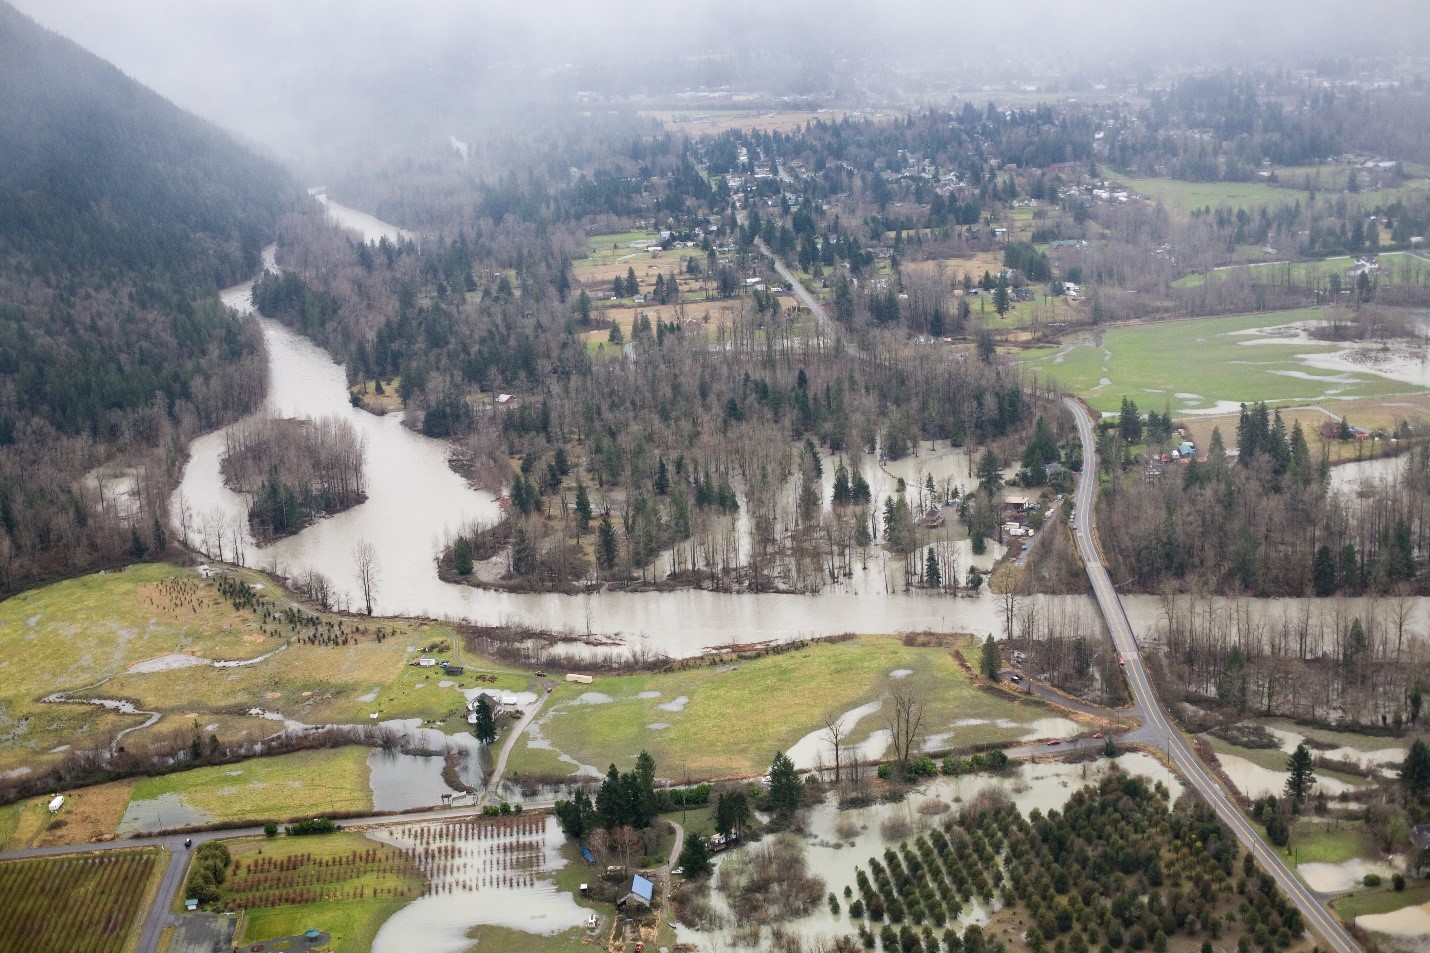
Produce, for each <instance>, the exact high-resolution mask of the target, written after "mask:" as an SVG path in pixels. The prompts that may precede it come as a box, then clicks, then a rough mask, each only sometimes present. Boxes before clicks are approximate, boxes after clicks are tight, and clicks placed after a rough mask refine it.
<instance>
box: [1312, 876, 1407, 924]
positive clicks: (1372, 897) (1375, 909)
mask: <svg viewBox="0 0 1430 953" xmlns="http://www.w3.org/2000/svg"><path fill="white" fill-rule="evenodd" d="M1421 903H1430V884H1423V885H1419V886H1415V887H1406V888H1405V889H1404V890H1401V891H1399V892H1397V891H1395V890H1393V889H1391V888H1389V887H1382V888H1378V889H1375V890H1357V891H1356V892H1355V893H1352V894H1348V895H1346V896H1344V897H1340V898H1339V899H1336V900H1332V901H1331V909H1333V910H1335V911H1336V913H1338V914H1340V917H1341V919H1342V920H1344V921H1345V922H1346V923H1350V922H1351V921H1353V920H1355V918H1356V917H1359V916H1365V915H1366V914H1370V913H1393V912H1394V911H1396V910H1403V909H1405V908H1406V907H1412V906H1415V905H1416V904H1421Z"/></svg>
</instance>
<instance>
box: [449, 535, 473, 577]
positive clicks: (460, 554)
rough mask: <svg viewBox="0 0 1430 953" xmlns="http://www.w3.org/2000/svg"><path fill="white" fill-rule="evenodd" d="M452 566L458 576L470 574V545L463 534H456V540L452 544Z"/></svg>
mask: <svg viewBox="0 0 1430 953" xmlns="http://www.w3.org/2000/svg"><path fill="white" fill-rule="evenodd" d="M452 567H453V568H454V569H456V570H457V575H459V576H470V575H471V574H472V547H471V544H470V543H468V542H467V537H465V536H458V537H457V542H456V543H454V544H453V545H452Z"/></svg>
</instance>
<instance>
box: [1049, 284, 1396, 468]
mask: <svg viewBox="0 0 1430 953" xmlns="http://www.w3.org/2000/svg"><path fill="white" fill-rule="evenodd" d="M1330 314H1331V311H1330V309H1327V308H1306V309H1301V310H1297V311H1276V312H1267V313H1264V314H1249V315H1233V316H1231V317H1220V318H1205V319H1192V320H1178V321H1165V322H1158V323H1155V324H1142V325H1135V326H1132V325H1127V326H1119V327H1114V328H1110V329H1108V330H1106V331H1103V332H1101V333H1083V334H1079V335H1076V336H1075V337H1071V338H1069V339H1068V340H1066V341H1064V342H1063V344H1062V345H1061V346H1060V347H1057V348H1035V349H1030V350H1027V351H1025V352H1023V356H1022V360H1023V363H1024V365H1025V366H1026V367H1027V368H1028V369H1029V370H1032V371H1034V372H1035V373H1037V374H1038V375H1039V376H1042V377H1046V378H1051V379H1052V380H1054V381H1056V382H1057V383H1058V384H1060V385H1061V386H1063V387H1064V388H1066V389H1067V390H1069V391H1071V392H1072V393H1075V394H1079V395H1081V396H1083V397H1084V398H1086V399H1087V401H1088V402H1089V404H1091V405H1092V407H1093V408H1094V409H1096V410H1100V411H1104V412H1115V411H1116V410H1117V409H1118V408H1119V407H1120V406H1121V402H1122V398H1123V396H1127V397H1130V398H1132V399H1133V400H1134V401H1136V403H1137V405H1138V407H1139V408H1142V409H1144V410H1146V409H1160V408H1161V407H1162V406H1163V405H1164V404H1167V405H1169V406H1170V407H1171V409H1172V412H1173V413H1176V414H1208V413H1221V414H1235V413H1236V411H1237V406H1238V405H1239V404H1240V403H1242V402H1252V401H1258V400H1264V401H1267V402H1268V403H1275V404H1305V403H1317V402H1326V401H1330V402H1332V406H1333V407H1334V406H1336V405H1338V404H1340V403H1341V402H1343V401H1346V400H1350V399H1357V398H1385V397H1390V396H1391V395H1404V394H1420V393H1424V388H1423V387H1417V386H1414V385H1412V384H1407V383H1402V382H1398V381H1394V380H1389V379H1387V378H1385V377H1381V376H1378V375H1374V374H1370V373H1366V372H1361V371H1353V370H1349V369H1336V370H1324V369H1320V368H1317V367H1314V366H1312V364H1311V363H1310V361H1309V360H1308V359H1307V358H1309V357H1314V356H1317V355H1330V354H1333V353H1335V352H1338V351H1342V350H1345V348H1346V345H1344V344H1331V343H1322V342H1319V341H1307V342H1298V341H1293V340H1288V341H1286V342H1285V343H1282V342H1281V341H1279V340H1272V339H1258V338H1257V337H1256V336H1254V335H1247V334H1242V333H1239V332H1246V331H1251V330H1253V329H1256V328H1272V327H1278V326H1282V325H1286V324H1291V323H1294V322H1300V321H1321V320H1325V319H1327V318H1328V317H1329V316H1330ZM1222 436H1223V438H1224V439H1228V440H1231V439H1234V435H1233V436H1229V435H1228V433H1227V431H1225V430H1223V432H1222Z"/></svg>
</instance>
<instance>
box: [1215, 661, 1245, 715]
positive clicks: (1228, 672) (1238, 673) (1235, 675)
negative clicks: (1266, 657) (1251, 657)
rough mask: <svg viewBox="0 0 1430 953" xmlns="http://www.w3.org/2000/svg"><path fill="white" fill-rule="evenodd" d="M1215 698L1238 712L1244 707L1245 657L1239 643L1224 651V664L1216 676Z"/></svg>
mask: <svg viewBox="0 0 1430 953" xmlns="http://www.w3.org/2000/svg"><path fill="white" fill-rule="evenodd" d="M1217 698H1218V700H1220V701H1221V703H1222V704H1224V705H1230V706H1231V707H1232V708H1233V709H1235V710H1236V711H1238V712H1240V711H1244V710H1245V709H1246V657H1245V656H1244V655H1242V654H1241V646H1239V645H1233V646H1232V647H1231V650H1230V651H1229V652H1227V653H1226V664H1225V665H1223V666H1222V670H1221V675H1220V676H1219V677H1218V678H1217Z"/></svg>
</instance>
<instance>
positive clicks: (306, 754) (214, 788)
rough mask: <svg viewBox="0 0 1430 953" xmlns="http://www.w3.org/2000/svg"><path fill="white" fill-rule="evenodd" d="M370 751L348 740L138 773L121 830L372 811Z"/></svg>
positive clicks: (290, 818)
mask: <svg viewBox="0 0 1430 953" xmlns="http://www.w3.org/2000/svg"><path fill="white" fill-rule="evenodd" d="M370 752H371V749H370V748H366V747H359V746H357V745H350V746H348V747H344V748H327V749H322V750H316V751H298V752H294V753H293V754H285V755H278V756H277V757H272V758H253V759H251V760H248V761H243V762H239V763H238V764H225V765H214V766H211V767H203V768H194V769H192V770H190V771H179V772H176V773H174V774H166V775H163V776H161V777H157V778H143V779H141V780H140V781H139V782H138V783H137V784H135V785H134V792H133V795H132V797H131V799H130V802H129V807H128V809H127V811H126V814H125V823H124V825H123V830H122V832H127V831H128V830H129V829H134V828H136V827H139V825H140V824H141V821H147V820H148V819H150V818H157V819H158V823H153V822H149V823H145V824H144V825H143V827H142V829H154V828H159V829H162V828H164V827H178V826H181V825H188V824H203V823H222V822H260V821H269V820H275V821H283V820H292V819H295V818H296V819H301V818H305V817H316V816H320V815H327V814H335V813H346V812H360V811H367V810H371V808H372V791H371V789H370V787H369V783H368V766H367V758H368V754H369V753H370ZM166 816H167V818H168V820H165V817H166Z"/></svg>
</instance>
